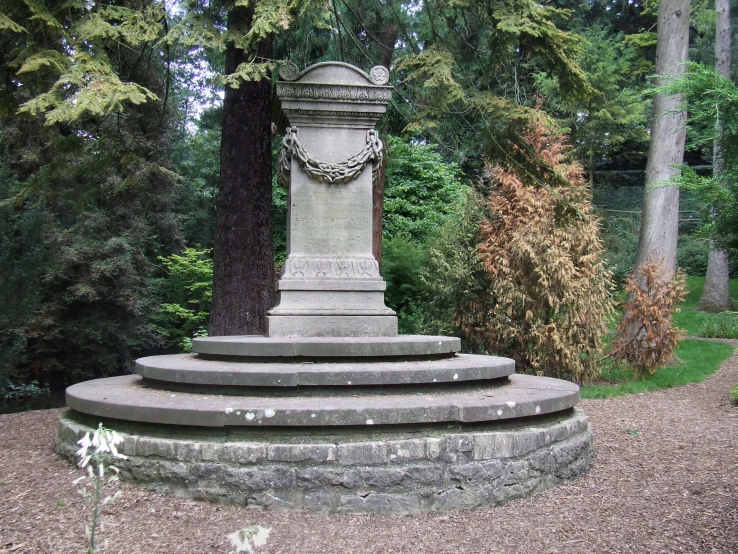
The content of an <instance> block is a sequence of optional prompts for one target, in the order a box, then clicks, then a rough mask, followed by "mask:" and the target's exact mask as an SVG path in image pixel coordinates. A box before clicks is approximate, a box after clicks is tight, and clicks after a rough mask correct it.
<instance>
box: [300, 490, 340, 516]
mask: <svg viewBox="0 0 738 554" xmlns="http://www.w3.org/2000/svg"><path fill="white" fill-rule="evenodd" d="M302 506H303V508H304V509H305V510H306V511H308V512H331V511H333V495H332V494H331V493H329V492H324V491H319V492H311V493H307V494H305V498H304V499H303V501H302Z"/></svg>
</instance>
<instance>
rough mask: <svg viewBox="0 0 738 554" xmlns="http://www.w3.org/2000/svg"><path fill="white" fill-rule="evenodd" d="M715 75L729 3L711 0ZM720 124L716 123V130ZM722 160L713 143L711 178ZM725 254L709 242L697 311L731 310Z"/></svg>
mask: <svg viewBox="0 0 738 554" xmlns="http://www.w3.org/2000/svg"><path fill="white" fill-rule="evenodd" d="M715 16H716V18H715V19H716V21H715V71H717V72H718V73H719V74H720V75H722V76H723V77H726V78H728V79H730V50H731V48H732V37H731V33H730V0H715ZM719 125H720V122H719V121H718V126H719ZM722 168H723V159H722V155H721V153H720V145H719V144H718V141H717V140H716V141H715V146H714V150H713V166H712V172H713V175H714V176H715V177H717V178H719V176H720V174H721V173H722ZM729 271H730V270H729V267H728V252H727V251H726V250H723V249H722V248H716V247H715V245H714V244H713V243H712V242H710V254H709V256H708V258H707V276H706V278H705V289H704V291H703V292H702V298H701V299H700V302H699V304H698V305H697V308H699V309H700V310H704V311H706V312H723V311H726V310H732V309H733V302H732V301H731V299H730V290H729V289H728V282H729V279H730V274H729Z"/></svg>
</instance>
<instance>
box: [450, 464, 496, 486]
mask: <svg viewBox="0 0 738 554" xmlns="http://www.w3.org/2000/svg"><path fill="white" fill-rule="evenodd" d="M448 473H449V477H450V478H451V480H453V481H461V482H466V481H476V482H480V483H489V482H491V481H494V480H495V479H499V478H500V477H502V474H503V473H504V465H503V463H502V462H501V461H500V460H489V461H486V462H471V463H468V464H455V465H452V466H451V467H450V468H449V470H448Z"/></svg>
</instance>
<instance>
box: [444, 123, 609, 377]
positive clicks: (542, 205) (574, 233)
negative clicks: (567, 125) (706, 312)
mask: <svg viewBox="0 0 738 554" xmlns="http://www.w3.org/2000/svg"><path fill="white" fill-rule="evenodd" d="M564 138H565V137H563V136H560V135H552V134H550V133H549V132H548V131H547V130H546V129H544V127H543V126H542V125H541V124H538V125H536V126H535V127H534V128H533V129H532V130H531V132H530V133H529V135H528V137H527V140H528V141H529V143H530V145H531V146H532V147H533V149H534V150H535V151H536V153H537V154H538V155H539V156H541V158H542V159H544V160H545V161H546V162H547V163H548V164H550V165H551V167H553V168H554V170H555V171H556V172H557V173H558V174H559V175H560V176H561V177H563V178H564V179H565V180H566V181H567V182H568V186H562V187H556V188H551V187H548V186H540V187H531V186H526V185H524V184H523V180H522V179H521V178H520V176H519V175H518V174H517V173H516V172H515V171H513V170H508V169H502V168H500V167H497V168H491V169H490V174H491V176H492V177H493V179H494V181H495V182H496V186H495V188H494V189H493V191H492V193H491V195H490V197H489V200H488V203H487V208H488V211H489V215H487V216H486V217H485V218H484V219H483V220H482V223H481V227H480V237H479V239H480V242H479V244H478V247H477V251H478V256H479V259H480V261H481V264H482V269H483V272H484V274H485V276H486V278H487V280H488V282H489V283H490V288H489V290H485V291H483V293H482V294H480V295H477V296H476V297H475V298H472V299H471V300H470V301H468V302H467V304H466V305H465V310H464V312H463V314H458V313H457V314H456V320H457V323H458V324H459V325H460V327H461V328H462V332H463V336H464V337H465V338H466V339H467V340H468V341H469V343H470V344H472V345H475V346H476V347H477V348H478V349H480V350H485V351H488V352H494V353H495V354H500V355H505V356H510V357H512V358H514V359H515V360H516V362H517V363H518V367H520V368H521V369H523V370H529V371H535V372H536V373H538V374H543V375H549V376H554V377H561V378H565V379H572V380H575V381H580V382H582V381H588V380H590V379H592V378H594V377H596V375H597V374H598V369H597V364H596V360H597V358H598V357H599V356H598V354H599V352H600V351H601V350H602V348H603V344H602V339H603V337H604V336H605V334H606V333H607V323H608V316H609V315H610V314H611V313H612V310H613V305H612V295H611V290H612V288H613V285H612V280H611V277H610V274H609V272H608V271H607V269H606V266H605V261H604V258H603V254H604V252H603V245H602V241H601V240H600V236H599V219H598V218H597V217H596V215H595V214H594V211H593V207H592V203H591V200H590V197H589V193H588V190H587V188H586V184H585V180H584V177H583V171H582V168H581V167H580V166H579V165H577V164H574V163H569V162H568V161H567V155H568V154H569V152H570V148H569V147H567V146H565V145H564Z"/></svg>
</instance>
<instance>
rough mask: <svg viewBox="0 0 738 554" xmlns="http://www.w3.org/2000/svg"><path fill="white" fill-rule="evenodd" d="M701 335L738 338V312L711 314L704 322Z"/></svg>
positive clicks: (717, 337) (716, 337)
mask: <svg viewBox="0 0 738 554" xmlns="http://www.w3.org/2000/svg"><path fill="white" fill-rule="evenodd" d="M700 336H701V337H706V338H715V339H738V312H722V313H718V314H709V315H708V316H707V317H706V318H705V322H704V323H703V324H702V329H700Z"/></svg>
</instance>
